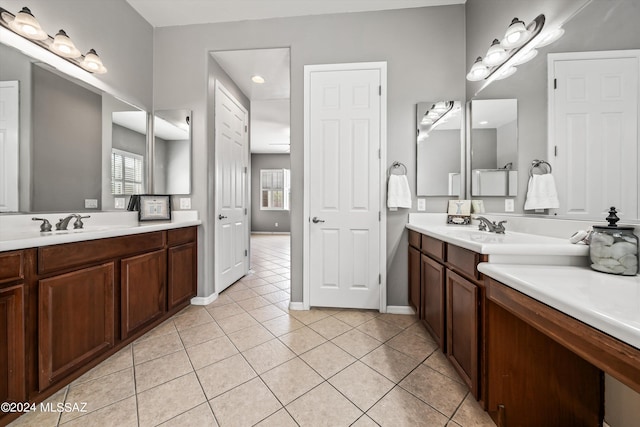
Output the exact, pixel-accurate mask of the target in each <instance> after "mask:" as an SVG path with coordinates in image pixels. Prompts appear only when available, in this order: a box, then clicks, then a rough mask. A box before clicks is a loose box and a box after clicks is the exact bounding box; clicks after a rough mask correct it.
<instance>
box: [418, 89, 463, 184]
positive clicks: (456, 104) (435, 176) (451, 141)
mask: <svg viewBox="0 0 640 427" xmlns="http://www.w3.org/2000/svg"><path fill="white" fill-rule="evenodd" d="M416 109H417V116H416V123H417V128H418V131H417V148H416V150H417V155H416V159H417V165H416V166H417V168H416V170H417V185H416V188H417V195H418V196H456V197H457V196H459V195H460V194H461V189H462V185H463V184H464V183H463V180H462V179H461V165H462V153H463V151H462V147H463V143H462V141H463V125H462V124H463V122H464V121H463V109H462V108H461V102H460V101H434V102H420V103H418V104H417V106H416Z"/></svg>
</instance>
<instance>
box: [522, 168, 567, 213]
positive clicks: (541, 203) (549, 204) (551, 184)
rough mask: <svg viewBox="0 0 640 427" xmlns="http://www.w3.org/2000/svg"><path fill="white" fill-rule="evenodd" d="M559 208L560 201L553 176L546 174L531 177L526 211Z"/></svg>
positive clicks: (525, 204)
mask: <svg viewBox="0 0 640 427" xmlns="http://www.w3.org/2000/svg"><path fill="white" fill-rule="evenodd" d="M559 207H560V201H559V200H558V191H557V190H556V181H555V180H554V179H553V175H551V174H550V173H546V174H544V175H533V176H532V177H530V178H529V188H528V189H527V200H526V202H525V203H524V209H525V210H532V209H557V208H559Z"/></svg>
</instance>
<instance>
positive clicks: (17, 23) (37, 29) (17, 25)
mask: <svg viewBox="0 0 640 427" xmlns="http://www.w3.org/2000/svg"><path fill="white" fill-rule="evenodd" d="M2 17H3V19H5V21H8V22H9V28H11V29H12V30H13V31H15V32H16V33H18V34H20V35H21V36H23V37H26V38H28V39H31V40H46V39H48V38H49V35H48V34H47V33H45V32H44V30H43V29H42V27H41V26H40V24H39V23H38V20H37V19H36V18H34V17H33V15H32V14H31V11H30V10H29V8H28V7H23V8H22V10H21V11H20V12H18V13H17V14H16V16H15V17H14V18H13V19H11V17H10V16H9V14H3V16H2ZM7 18H8V19H7Z"/></svg>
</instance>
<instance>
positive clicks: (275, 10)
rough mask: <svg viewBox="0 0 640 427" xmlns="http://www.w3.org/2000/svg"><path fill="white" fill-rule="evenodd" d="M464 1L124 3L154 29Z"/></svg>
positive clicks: (193, 0) (158, 0) (131, 0)
mask: <svg viewBox="0 0 640 427" xmlns="http://www.w3.org/2000/svg"><path fill="white" fill-rule="evenodd" d="M465 1H466V0H180V1H177V0H127V2H128V3H129V4H130V5H131V6H132V7H133V8H134V9H135V10H136V11H137V12H138V13H139V14H140V15H141V16H142V17H143V18H144V19H146V20H147V21H148V22H149V23H150V24H151V25H153V26H154V27H169V26H174V25H192V24H208V23H215V22H234V21H246V20H254V19H268V18H284V17H291V16H307V15H323V14H329V13H349V12H366V11H373V10H389V9H407V8H414V7H425V6H444V5H451V4H463V3H465Z"/></svg>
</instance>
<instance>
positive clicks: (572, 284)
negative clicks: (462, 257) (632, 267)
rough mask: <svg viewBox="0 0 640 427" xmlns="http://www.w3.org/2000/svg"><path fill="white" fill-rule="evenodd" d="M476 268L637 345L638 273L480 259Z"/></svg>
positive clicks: (639, 313)
mask: <svg viewBox="0 0 640 427" xmlns="http://www.w3.org/2000/svg"><path fill="white" fill-rule="evenodd" d="M478 270H479V271H480V272H482V273H483V274H486V275H487V276H489V277H492V278H493V279H495V280H497V281H499V282H501V283H503V284H505V285H507V286H509V287H511V288H513V289H515V290H517V291H520V292H522V293H523V294H525V295H528V296H530V297H531V298H534V299H536V300H538V301H540V302H542V303H545V304H547V305H549V306H551V307H553V308H555V309H557V310H559V311H561V312H563V313H565V314H567V315H569V316H572V317H574V318H576V319H578V320H580V321H582V322H584V323H586V324H588V325H590V326H592V327H594V328H596V329H598V330H600V331H602V332H605V333H607V334H609V335H611V336H613V337H615V338H617V339H619V340H621V341H624V342H625V343H627V344H629V345H632V346H634V347H636V348H638V349H640V276H617V275H612V274H606V273H599V272H596V271H593V270H591V269H590V268H589V267H571V266H547V265H514V264H492V263H481V264H479V265H478Z"/></svg>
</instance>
